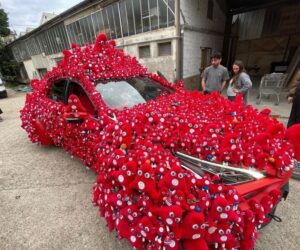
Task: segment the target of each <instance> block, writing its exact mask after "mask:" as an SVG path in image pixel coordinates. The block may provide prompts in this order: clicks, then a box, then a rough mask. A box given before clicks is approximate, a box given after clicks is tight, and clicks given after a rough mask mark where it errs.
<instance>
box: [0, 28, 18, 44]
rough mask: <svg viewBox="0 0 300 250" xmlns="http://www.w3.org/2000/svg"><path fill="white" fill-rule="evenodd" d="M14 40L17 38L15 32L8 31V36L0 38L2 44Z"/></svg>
mask: <svg viewBox="0 0 300 250" xmlns="http://www.w3.org/2000/svg"><path fill="white" fill-rule="evenodd" d="M16 38H17V34H16V32H15V31H10V34H9V35H8V36H5V37H0V39H1V41H2V42H3V43H4V44H9V43H11V42H13V41H14V40H16Z"/></svg>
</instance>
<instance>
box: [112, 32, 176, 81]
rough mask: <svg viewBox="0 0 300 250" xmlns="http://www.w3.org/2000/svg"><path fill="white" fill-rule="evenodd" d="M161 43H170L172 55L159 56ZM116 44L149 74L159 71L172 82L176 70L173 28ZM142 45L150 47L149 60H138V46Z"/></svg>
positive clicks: (142, 34) (129, 38) (125, 39)
mask: <svg viewBox="0 0 300 250" xmlns="http://www.w3.org/2000/svg"><path fill="white" fill-rule="evenodd" d="M161 42H171V47H172V55H169V56H159V54H158V44H159V43H161ZM116 43H117V46H118V47H120V48H123V49H124V52H125V53H127V54H129V55H131V56H135V57H136V58H137V59H138V61H139V62H140V63H141V64H142V65H144V66H145V67H146V68H147V69H148V71H149V72H157V70H159V71H160V72H161V73H162V74H163V75H164V76H165V77H166V78H167V80H168V81H170V82H173V81H174V79H175V69H176V51H175V45H176V38H175V27H168V28H164V29H159V30H155V31H151V32H145V33H141V34H137V35H133V36H129V37H124V38H120V39H116ZM143 45H149V46H150V53H151V56H150V57H149V58H139V46H143Z"/></svg>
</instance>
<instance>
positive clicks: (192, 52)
mask: <svg viewBox="0 0 300 250" xmlns="http://www.w3.org/2000/svg"><path fill="white" fill-rule="evenodd" d="M222 46H223V37H222V36H218V35H213V34H205V33H201V32H197V31H189V30H186V31H185V32H184V37H183V78H187V77H191V76H194V75H197V74H199V68H200V60H201V49H200V47H208V48H212V51H214V50H216V51H221V50H222Z"/></svg>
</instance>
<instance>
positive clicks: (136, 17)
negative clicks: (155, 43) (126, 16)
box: [132, 0, 143, 33]
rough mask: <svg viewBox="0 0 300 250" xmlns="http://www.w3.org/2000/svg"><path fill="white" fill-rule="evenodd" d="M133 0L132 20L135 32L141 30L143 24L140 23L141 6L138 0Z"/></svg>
mask: <svg viewBox="0 0 300 250" xmlns="http://www.w3.org/2000/svg"><path fill="white" fill-rule="evenodd" d="M132 1H133V12H134V21H135V28H136V33H141V32H143V28H142V27H143V24H142V16H141V6H140V0H132Z"/></svg>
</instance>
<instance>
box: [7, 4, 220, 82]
mask: <svg viewBox="0 0 300 250" xmlns="http://www.w3.org/2000/svg"><path fill="white" fill-rule="evenodd" d="M220 2H222V1H217V0H186V1H179V0H178V1H177V0H148V1H141V0H121V1H112V0H106V1H105V0H104V1H101V0H97V1H95V0H88V1H83V2H81V3H79V4H78V5H76V6H74V7H72V8H70V9H68V10H66V11H65V12H63V13H61V14H60V15H57V16H55V17H52V18H51V19H50V20H48V21H47V22H44V23H42V24H41V25H40V26H39V27H38V28H36V29H34V30H33V31H31V32H29V33H27V34H25V35H24V36H22V37H20V38H18V39H17V40H15V41H14V42H12V43H11V44H10V45H9V46H10V47H11V49H12V51H13V54H14V57H15V59H16V60H17V61H18V62H20V64H21V65H22V66H23V67H24V69H25V70H26V72H27V75H28V78H29V79H28V80H30V79H32V78H40V77H42V76H43V75H44V74H45V73H46V72H47V70H50V69H51V68H52V67H54V66H56V65H57V62H59V61H60V60H61V58H62V53H61V51H63V50H65V49H69V48H70V44H71V43H77V44H79V45H84V44H85V43H87V42H88V43H92V42H93V41H94V39H95V37H96V36H97V35H98V34H99V33H106V34H107V35H108V37H109V38H110V39H115V40H116V43H117V46H118V47H119V48H122V49H124V51H125V52H126V53H128V54H130V55H132V56H136V57H137V58H138V59H139V61H140V62H141V63H143V64H144V65H145V66H146V67H147V68H148V69H149V70H150V71H151V72H157V71H160V73H161V74H163V75H164V76H165V77H166V78H167V79H168V80H169V81H174V80H176V79H179V78H184V79H185V80H186V82H189V83H190V84H188V86H189V87H190V88H196V87H198V85H199V74H200V72H199V69H200V70H201V69H203V68H204V67H205V66H206V65H207V63H209V58H210V54H211V53H212V51H215V50H217V51H221V50H222V46H223V35H224V29H225V20H226V14H225V10H224V8H222V6H221V4H219V3H220ZM177 9H178V10H180V11H177ZM179 22H180V25H176V24H177V23H179Z"/></svg>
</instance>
